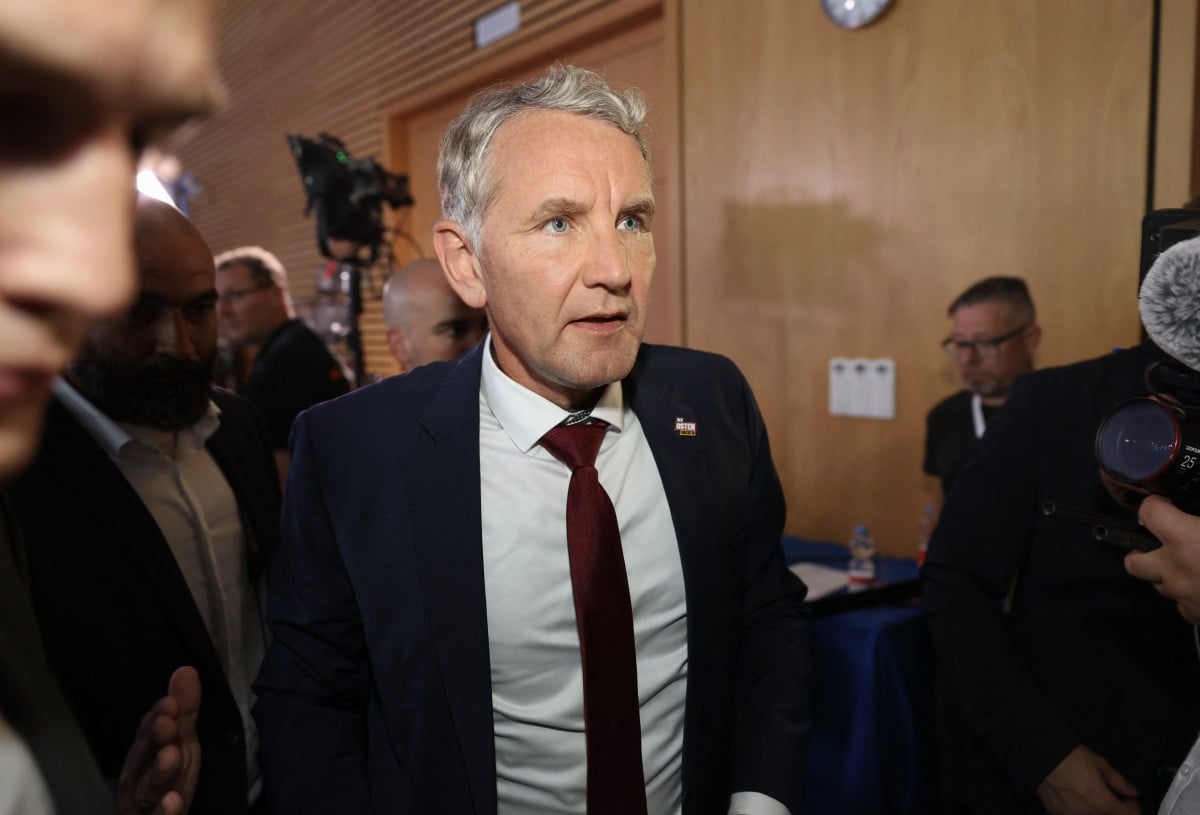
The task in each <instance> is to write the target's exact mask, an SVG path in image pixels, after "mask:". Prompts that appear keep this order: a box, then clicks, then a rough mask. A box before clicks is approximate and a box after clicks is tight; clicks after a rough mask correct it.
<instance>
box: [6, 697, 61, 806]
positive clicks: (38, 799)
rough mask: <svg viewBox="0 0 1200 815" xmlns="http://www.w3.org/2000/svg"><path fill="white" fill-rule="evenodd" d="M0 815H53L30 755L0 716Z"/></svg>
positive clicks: (44, 783) (19, 738)
mask: <svg viewBox="0 0 1200 815" xmlns="http://www.w3.org/2000/svg"><path fill="white" fill-rule="evenodd" d="M0 815H54V804H52V803H51V802H50V793H49V792H48V791H47V790H46V782H45V781H43V780H42V774H41V773H40V772H39V771H38V768H37V763H36V762H35V761H34V760H33V754H32V753H30V752H29V748H28V747H26V746H25V742H24V741H23V740H22V739H21V737H20V735H18V734H17V732H16V731H15V730H13V729H12V727H10V726H9V724H8V722H7V721H6V720H5V718H4V717H3V716H0Z"/></svg>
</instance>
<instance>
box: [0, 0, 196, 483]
mask: <svg viewBox="0 0 1200 815" xmlns="http://www.w3.org/2000/svg"><path fill="white" fill-rule="evenodd" d="M211 22H212V21H211V8H210V4H209V3H208V2H207V1H206V0H105V2H96V0H3V1H2V2H0V479H3V478H6V477H7V476H10V475H12V473H13V472H15V471H16V470H18V469H19V468H20V467H21V466H23V465H24V463H25V462H26V461H27V460H28V458H29V456H30V455H31V454H32V452H33V450H34V448H35V445H36V443H37V439H38V435H39V433H40V430H41V420H42V410H43V408H44V406H45V403H46V400H47V398H48V396H49V392H50V391H49V388H50V382H51V380H52V379H53V377H54V376H55V375H56V374H57V373H59V372H60V371H62V370H63V368H64V367H65V366H66V364H67V363H68V361H69V360H70V359H71V358H72V356H73V355H74V354H75V351H76V349H77V347H78V345H79V343H80V340H81V339H82V338H83V335H84V332H85V331H86V330H87V327H88V323H89V322H90V321H91V320H92V319H94V318H97V317H102V316H106V315H112V314H115V313H118V312H120V311H121V310H122V309H124V308H125V307H126V306H127V305H128V303H129V299H130V297H131V296H132V294H133V291H134V267H133V256H132V246H133V240H132V239H133V221H132V219H133V209H134V165H135V162H136V158H137V153H138V151H139V150H140V148H141V147H142V146H144V145H145V144H147V143H148V142H150V141H152V140H153V139H155V138H157V137H159V136H161V135H164V134H165V133H166V132H168V131H169V130H170V129H171V128H173V127H174V126H175V125H176V124H179V123H180V122H182V121H183V120H185V119H187V118H189V117H191V116H193V115H196V114H199V113H203V112H206V111H207V110H209V109H210V108H211V107H212V106H213V105H214V104H215V102H216V100H217V98H218V96H219V93H220V86H219V83H218V81H217V79H216V73H215V70H214V67H213V62H212V47H211V33H212V31H211Z"/></svg>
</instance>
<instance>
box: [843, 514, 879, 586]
mask: <svg viewBox="0 0 1200 815" xmlns="http://www.w3.org/2000/svg"><path fill="white" fill-rule="evenodd" d="M849 545H850V568H849V570H848V572H847V575H848V577H849V589H850V591H862V590H863V589H868V588H870V587H871V586H873V585H875V541H873V540H871V535H870V533H868V531H867V527H866V525H865V524H859V525H858V526H856V527H854V537H853V538H851V539H850V544H849Z"/></svg>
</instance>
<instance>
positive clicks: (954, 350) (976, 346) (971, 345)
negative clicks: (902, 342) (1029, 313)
mask: <svg viewBox="0 0 1200 815" xmlns="http://www.w3.org/2000/svg"><path fill="white" fill-rule="evenodd" d="M1031 325H1033V323H1026V324H1025V325H1023V326H1021V327H1020V328H1017V329H1014V330H1013V331H1009V332H1008V333H1007V334H1003V335H1001V336H999V337H992V338H991V339H987V340H956V339H954V337H946V339H944V340H942V350H943V351H945V352H946V356H948V357H950V358H951V359H957V358H958V355H959V354H960V353H962V352H963V351H972V352H974V353H976V354H978V355H979V356H981V357H994V356H998V355H999V354H1000V346H1001V345H1003V344H1004V343H1006V342H1008V341H1009V340H1011V339H1012V338H1013V337H1015V336H1017V335H1018V334H1020V333H1022V332H1024V331H1025V329H1027V328H1029V327H1030V326H1031Z"/></svg>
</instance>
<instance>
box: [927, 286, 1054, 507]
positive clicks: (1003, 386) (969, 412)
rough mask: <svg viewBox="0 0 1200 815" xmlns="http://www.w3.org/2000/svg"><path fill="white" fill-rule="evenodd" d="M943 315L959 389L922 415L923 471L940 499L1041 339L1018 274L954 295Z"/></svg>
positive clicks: (1029, 367) (1030, 363)
mask: <svg viewBox="0 0 1200 815" xmlns="http://www.w3.org/2000/svg"><path fill="white" fill-rule="evenodd" d="M947 314H948V315H949V317H950V320H951V330H950V336H948V337H946V339H944V340H943V341H942V349H943V350H945V352H946V356H948V357H950V359H951V360H953V361H954V363H955V364H956V365H957V366H958V371H959V374H960V375H961V376H962V380H963V385H964V387H963V390H961V391H959V392H958V393H955V394H954V395H952V396H949V397H947V398H945V399H943V400H942V401H941V402H938V404H937V405H935V406H934V408H933V409H932V410H931V411H929V415H928V417H927V418H926V433H925V461H924V464H923V469H924V471H925V472H926V473H927V474H928V475H931V476H934V477H936V478H937V479H938V482H939V488H940V496H939V497H940V498H941V499H944V498H945V496H946V494H948V493H949V492H950V487H951V485H952V484H953V483H954V478H955V476H957V475H958V471H959V470H960V469H962V466H963V464H964V463H966V460H967V456H968V455H970V453H971V450H973V449H974V447H975V444H976V442H978V441H979V439H980V438H981V437H982V436H983V431H984V430H985V429H986V428H987V423H988V421H989V420H990V419H991V417H992V415H993V414H994V413H995V411H996V410H997V409H998V408H999V407H1000V406H1001V405H1002V404H1004V400H1005V399H1007V398H1008V394H1009V391H1011V390H1012V385H1013V381H1014V380H1015V379H1016V378H1017V376H1018V375H1020V374H1023V373H1027V372H1028V371H1032V370H1033V354H1034V351H1036V350H1037V346H1038V343H1039V342H1040V341H1041V338H1042V329H1041V328H1040V327H1039V326H1038V324H1037V315H1036V312H1035V311H1034V307H1033V299H1032V298H1031V297H1030V296H1029V289H1028V287H1027V286H1026V285H1025V281H1024V280H1022V279H1021V278H1019V277H989V278H986V279H984V280H980V281H979V282H978V283H975V284H974V285H973V286H971V287H970V288H969V289H967V290H966V291H964V292H963V293H962V294H960V295H959V296H958V297H957V298H955V300H954V302H953V303H951V304H950V308H949V310H948V311H947Z"/></svg>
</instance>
